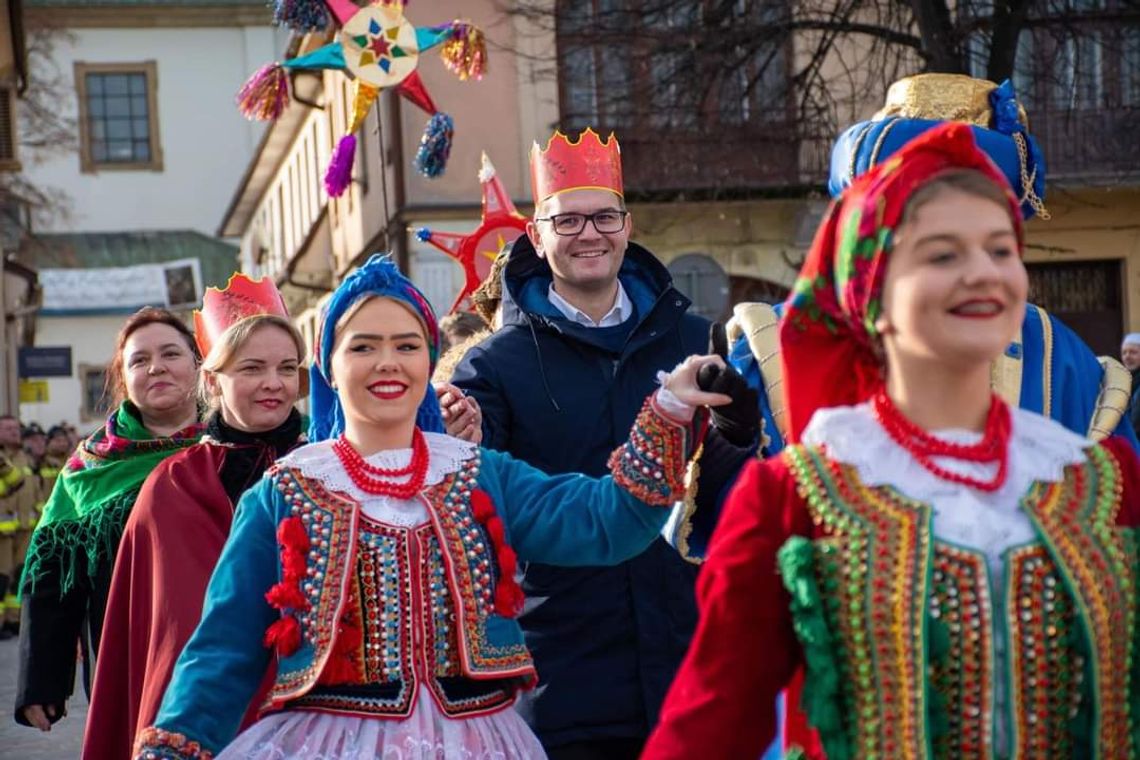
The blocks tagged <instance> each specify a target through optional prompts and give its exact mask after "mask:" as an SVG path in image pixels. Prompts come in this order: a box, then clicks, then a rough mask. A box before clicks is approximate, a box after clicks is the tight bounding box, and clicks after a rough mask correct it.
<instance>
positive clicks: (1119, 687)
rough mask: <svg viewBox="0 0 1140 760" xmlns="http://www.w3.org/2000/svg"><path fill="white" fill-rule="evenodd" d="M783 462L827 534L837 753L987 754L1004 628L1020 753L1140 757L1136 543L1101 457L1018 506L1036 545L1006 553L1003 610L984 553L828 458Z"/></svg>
mask: <svg viewBox="0 0 1140 760" xmlns="http://www.w3.org/2000/svg"><path fill="white" fill-rule="evenodd" d="M783 456H784V457H785V462H786V463H787V464H788V465H789V467H790V469H791V472H792V473H793V475H794V477H795V480H796V483H797V487H798V491H799V493H800V495H801V496H802V497H803V498H804V500H805V502H806V503H807V508H808V511H809V513H810V516H811V519H812V522H813V524H814V525H815V526H816V531H815V536H814V538H813V540H812V547H811V548H812V557H813V559H812V562H811V567H812V569H811V571H810V572H812V574H813V576H814V578H813V579H812V583H811V584H810V585H812V586H814V587H818V590H819V591H818V595H819V597H820V598H821V599H820V602H821V603H820V605H819V607H821V611H822V615H823V619H824V620H825V623H826V627H827V628H828V629H829V630H830V632H831V633H830V640H831V641H832V642H834V648H833V652H834V653H833V654H832V655H831V657H832V660H833V662H834V664H835V666H836V668H837V669H838V673H837V675H838V678H839V681H838V683H839V687H838V689H837V692H838V700H839V701H840V704H838V705H835V707H836V708H838V714H841V715H843V716H844V718H843V729H842V734H843V738H844V739H845V741H843V744H844V745H845V747H844V750H846V751H844V752H842V753H841V754H843V755H845V756H847V757H852V758H872V757H880V758H882V757H889V758H895V757H899V758H903V757H914V758H919V757H938V758H976V757H985V758H989V757H992V756H993V752H994V746H993V742H994V735H993V726H992V724H991V718H992V716H993V710H994V706H993V694H994V679H995V677H1002V676H1001V675H996V674H995V672H994V670H995V664H994V649H993V645H994V642H993V639H992V637H993V631H994V627H995V625H1004V626H1005V630H1006V633H1007V641H1008V642H1009V652H1008V654H1007V674H1006V677H1007V689H1006V694H1007V699H1006V704H1007V709H1008V711H1009V714H1010V716H1011V720H1010V723H1009V724H1010V726H1011V727H1012V735H1011V736H1010V749H1011V752H1010V754H1011V756H1012V757H1015V758H1018V759H1019V760H1022V759H1026V758H1057V757H1094V758H1105V759H1106V760H1107V759H1110V758H1112V759H1115V758H1127V757H1131V756H1132V753H1133V749H1134V748H1133V743H1132V730H1133V728H1132V727H1133V725H1134V716H1132V715H1131V712H1130V695H1131V694H1132V691H1133V688H1134V685H1133V684H1132V656H1133V652H1132V648H1133V638H1134V633H1135V629H1136V624H1135V607H1136V600H1135V585H1134V584H1135V580H1134V576H1133V572H1134V569H1135V556H1136V555H1135V552H1134V551H1133V541H1134V539H1133V535H1132V533H1133V531H1132V530H1131V529H1121V528H1117V527H1116V517H1117V513H1118V511H1119V509H1120V505H1121V498H1122V495H1121V486H1120V474H1119V468H1118V465H1117V464H1116V462H1115V460H1114V459H1113V458H1112V456H1111V454H1109V453H1108V452H1107V451H1105V450H1104V449H1102V448H1100V447H1094V448H1090V449H1089V458H1088V460H1087V462H1085V463H1083V464H1080V465H1073V466H1070V467H1068V468H1066V470H1065V476H1064V479H1063V481H1061V482H1058V483H1042V482H1038V483H1035V484H1034V485H1033V486H1032V487H1031V488H1030V489H1029V491H1028V493H1027V494H1026V495H1025V497H1024V498H1023V499H1022V501H1021V507H1022V509H1023V510H1024V511H1025V512H1026V514H1028V515H1029V516H1030V519H1031V520H1032V522H1033V525H1034V526H1035V528H1036V532H1037V534H1038V536H1039V538H1040V543H1034V544H1031V545H1028V546H1024V547H1019V548H1017V549H1015V550H1013V551H1011V552H1010V554H1009V555H1008V559H1007V563H1006V577H1005V579H1004V582H1003V586H1002V588H1001V593H1002V596H1003V597H1004V600H1005V604H1004V605H1002V604H999V603H997V602H996V601H995V600H994V599H991V598H990V584H989V581H988V578H987V572H986V564H985V560H984V558H983V557H982V556H981V555H980V554H978V553H976V552H972V551H968V550H963V549H960V548H958V547H955V546H952V545H949V544H945V543H942V542H939V541H935V540H934V537H933V533H932V530H931V509H930V507H929V505H927V504H924V503H921V502H917V501H914V500H910V499H907V498H905V497H903V496H902V495H900V494H899V493H898V492H897V491H895V490H894V489H892V488H889V487H877V488H869V487H867V486H865V485H863V484H862V483H861V482H860V480H859V477H858V474H857V473H856V471H855V469H854V468H853V467H850V466H847V465H842V464H839V463H837V462H834V461H831V460H828V459H827V458H826V457H825V456H823V455H822V454H821V453H820V452H819V451H818V450H815V449H810V448H805V447H802V446H796V447H791V448H789V449H787V450H785V452H784V453H783ZM789 543H791V542H789ZM794 582H795V579H792V578H788V577H787V573H786V572H785V583H786V584H789V587H791V584H793V583H794ZM810 607H811V605H810V604H809V605H804V604H802V603H801V604H797V606H796V613H795V614H800V615H803V614H807V613H810V609H807V608H810ZM805 610H806V612H805ZM991 615H992V616H997V617H999V618H1000V619H998V620H994V619H991ZM801 628H802V626H800V625H797V630H800V629H801ZM804 643H805V650H806V649H807V648H808V642H806V641H805V642H804ZM817 651H818V648H817ZM811 664H812V663H811V662H809V678H810V672H811ZM1086 703H1087V704H1086ZM1082 715H1083V716H1085V717H1086V718H1087V736H1085V737H1083V738H1078V737H1079V735H1081V734H1085V733H1086V732H1084V731H1076V730H1074V726H1075V725H1076V724H1077V723H1078V722H1079V721H1080V718H1081V717H1082ZM833 740H834V737H833ZM1077 742H1080V744H1081V745H1084V746H1080V745H1078V744H1077ZM825 749H826V737H825Z"/></svg>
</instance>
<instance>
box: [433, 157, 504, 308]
mask: <svg viewBox="0 0 1140 760" xmlns="http://www.w3.org/2000/svg"><path fill="white" fill-rule="evenodd" d="M479 183H480V185H481V186H482V191H483V221H482V222H481V223H480V224H479V226H478V227H476V228H475V230H474V231H473V232H469V233H467V234H466V235H458V234H455V233H453V232H432V231H431V230H430V229H428V228H427V227H421V228H420V229H418V230H416V237H417V238H418V239H419V240H422V241H424V242H426V243H430V244H431V245H433V246H435V247H436V248H438V249H439V250H441V251H443V252H444V253H446V254H447V255H448V256H450V257H451V258H453V259H455V260H456V261H458V262H459V264H460V266H462V267H463V277H464V283H463V289H462V290H461V291H459V295H458V296H456V298H455V301H454V302H453V303H452V304H451V308H450V309H448V313H451V312H454V311H457V310H463V311H470V310H471V294H472V293H474V292H475V290H476V289H477V288H478V287H479V285H480V283H482V282H483V280H484V279H486V277H487V275H488V273H490V271H491V264H492V262H494V261H495V257H496V256H498V255H499V251H501V250H503V248H504V247H506V246H507V245H510V244H511V243H513V242H515V240H516V239H517V238H518V237H519V236H520V235H522V234H523V233H524V232H526V221H527V220H526V217H525V216H523V215H522V214H520V213H519V212H518V210H517V209H516V208H515V204H514V201H512V200H511V196H510V195H508V194H507V190H506V188H504V187H503V182H502V180H500V179H499V175H498V174H497V173H496V172H495V167H494V165H493V164H492V163H491V159H489V158H487V154H486V153H484V154H483V166H482V168H481V169H480V170H479Z"/></svg>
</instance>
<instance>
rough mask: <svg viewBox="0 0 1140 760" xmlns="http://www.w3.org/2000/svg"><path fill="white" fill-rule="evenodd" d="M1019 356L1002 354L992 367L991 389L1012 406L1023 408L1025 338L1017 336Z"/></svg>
mask: <svg viewBox="0 0 1140 760" xmlns="http://www.w3.org/2000/svg"><path fill="white" fill-rule="evenodd" d="M1017 346H1018V355H1017V356H1010V355H1009V354H1008V353H1005V352H1002V354H1001V355H1000V356H998V357H997V358H996V359H994V361H993V364H991V365H990V387H991V388H993V389H994V392H995V393H997V395H999V396H1001V397H1002V398H1003V399H1004V400H1005V402H1006V403H1007V404H1009V405H1010V406H1021V379H1022V374H1023V373H1024V371H1025V336H1024V334H1023V331H1022V332H1019V333H1018V336H1017Z"/></svg>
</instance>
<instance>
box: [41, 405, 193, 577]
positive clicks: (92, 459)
mask: <svg viewBox="0 0 1140 760" xmlns="http://www.w3.org/2000/svg"><path fill="white" fill-rule="evenodd" d="M202 431H203V427H202V425H200V424H195V425H191V426H190V427H188V428H185V429H183V430H180V431H178V432H177V433H175V434H174V435H172V436H170V437H169V438H154V437H153V436H152V434H151V433H150V431H148V430H147V429H146V428H145V427H144V426H143V423H142V419H141V417H140V416H139V413H138V410H137V409H136V408H135V407H134V405H133V404H131V403H130V402H129V401H125V402H123V404H122V405H120V406H119V408H118V409H117V410H116V411H115V412H114V413H113V414H112V415H111V417H110V418H109V419H108V420H107V424H106V425H105V426H104V427H102V428H100V429H99V430H97V431H96V432H94V433H92V434H91V435H90V436H88V437H87V438H85V439H84V440H83V441H82V442H81V443H80V444H79V447H78V448H77V449H76V452H75V454H73V455H72V457H71V458H70V459H69V460H68V462H67V465H66V466H65V467H64V470H63V472H62V473H61V474H60V476H59V480H57V481H56V484H55V488H54V489H53V490H52V493H51V498H49V499H48V502H47V504H46V505H45V506H44V512H43V516H42V517H41V518H40V522H39V525H37V526H36V531H35V533H33V534H32V540H31V544H30V546H29V547H28V556H27V559H26V560H25V564H24V576H23V584H22V585H23V590H24V591H25V592H28V591H31V590H33V589H34V587H35V585H36V583H37V582H38V581H40V580H42V579H43V578H44V577H45V576H47V575H48V574H51V573H53V571H57V572H58V574H59V593H60V595H61V596H62V595H63V594H65V593H67V592H68V591H69V590H70V589H71V588H72V587H73V586H74V585H75V583H76V581H77V579H78V577H79V573H81V572H85V573H93V572H94V571H95V568H97V567H99V566H100V564H101V563H102V562H103V561H111V562H113V561H114V556H115V551H116V549H117V547H118V543H119V538H120V537H121V536H122V532H123V526H124V525H125V524H126V521H127V515H128V514H129V513H130V510H131V507H132V506H133V505H134V503H135V498H136V497H137V496H138V493H139V489H140V488H141V487H142V484H143V481H144V480H146V477H147V475H149V474H150V473H151V472H152V471H153V470H154V468H155V467H156V466H158V463H159V462H161V461H162V460H163V459H165V458H166V457H168V456H170V455H171V454H174V453H176V452H178V451H181V450H182V449H184V448H186V447H187V446H190V445H192V444H194V443H196V442H197V441H198V439H199V438H200V437H201V435H202ZM81 561H82V562H84V564H82V565H81V564H80V562H81Z"/></svg>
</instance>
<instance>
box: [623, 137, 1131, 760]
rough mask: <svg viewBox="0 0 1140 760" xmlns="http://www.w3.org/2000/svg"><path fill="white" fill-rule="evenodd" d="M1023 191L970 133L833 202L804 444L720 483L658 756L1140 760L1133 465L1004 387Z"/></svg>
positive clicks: (791, 348) (809, 317)
mask: <svg viewBox="0 0 1140 760" xmlns="http://www.w3.org/2000/svg"><path fill="white" fill-rule="evenodd" d="M1020 220H1021V217H1020V213H1019V211H1018V202H1017V199H1016V198H1015V197H1014V196H1013V195H1012V193H1010V191H1009V188H1008V185H1007V184H1006V181H1005V180H1004V178H1003V176H1002V174H1001V173H1000V172H999V171H998V170H997V168H996V167H995V166H994V165H993V164H992V163H991V162H990V161H989V159H987V158H986V156H985V155H984V154H983V153H981V152H980V151H979V150H978V148H977V147H976V145H975V144H974V140H973V137H972V135H971V133H970V130H969V127H968V126H966V125H963V124H946V125H943V126H941V127H938V128H936V129H933V130H931V131H929V132H927V133H925V134H924V135H922V136H920V137H919V138H917V139H916V140H914V141H913V142H911V143H910V144H908V145H907V146H906V147H905V148H904V149H903V150H902V151H900V152H899V153H897V154H896V155H894V156H892V157H891V158H890V159H889V160H887V161H885V162H884V163H883V164H881V165H880V166H878V167H876V168H875V169H874V170H872V171H871V172H869V173H868V174H866V175H864V176H863V177H861V178H860V179H858V180H856V181H855V182H854V183H853V184H852V186H851V187H850V188H849V189H848V190H847V191H846V192H845V193H844V194H843V195H842V196H841V197H840V198H839V199H837V201H836V202H835V203H834V204H833V206H832V208H831V210H830V212H829V214H828V217H827V218H826V220H825V221H824V223H823V225H822V226H821V228H820V231H819V233H818V234H817V236H816V239H815V241H814V243H813V246H812V249H811V251H810V253H809V255H808V258H807V260H806V262H805V264H804V269H803V272H802V273H801V276H800V279H799V280H798V282H797V284H796V287H795V289H794V291H793V294H792V296H791V298H790V299H789V301H788V304H787V313H786V316H785V319H784V321H783V323H782V324H781V348H782V355H783V362H784V378H785V386H784V387H785V393H786V399H787V408H788V412H789V419H790V427H791V442H792V444H793V445H791V446H789V447H788V448H787V449H785V450H784V452H783V453H782V454H781V455H780V456H779V457H777V458H773V459H770V460H767V461H764V462H759V461H757V462H754V463H752V464H751V465H749V467H748V468H747V469H746V470H745V471H744V473H743V474H742V475H741V477H740V479H739V482H738V484H737V485H736V487H735V489H734V490H733V492H732V494H731V495H730V497H729V500H728V504H727V505H726V508H725V512H724V515H723V516H722V518H721V522H720V525H719V527H718V529H717V532H716V534H715V535H714V538H713V540H712V543H711V546H710V552H709V555H708V559H707V562H706V564H705V566H704V568H703V570H702V574H701V577H700V580H699V585H698V600H699V603H700V608H701V622H700V625H699V627H698V629H697V633H696V636H695V638H694V640H693V643H692V646H691V648H690V650H689V654H688V656H687V658H686V661H685V663H684V665H683V666H682V668H681V670H680V672H679V673H678V675H677V678H676V680H675V681H674V683H673V686H672V688H671V690H670V693H669V697H668V698H667V700H666V703H665V705H664V708H663V709H662V713H661V721H660V724H659V725H658V727H657V729H656V731H655V732H654V734H653V736H652V737H651V739H650V742H649V744H648V745H647V749H646V752H645V755H644V757H645V758H649V759H650V760H660V759H661V758H682V757H686V758H687V757H715V758H746V759H748V760H752V759H753V758H756V757H758V756H759V754H760V753H761V752H762V750H763V749H764V747H765V746H767V744H768V743H769V742H770V741H771V740H772V738H773V736H774V734H775V728H776V727H775V725H774V723H775V721H774V717H773V715H772V714H771V711H770V710H769V709H767V708H766V706H768V705H771V704H772V703H773V701H774V700H775V697H776V694H777V692H779V691H780V689H782V688H784V687H785V686H786V685H787V684H788V683H789V681H791V680H792V678H793V677H794V676H796V675H797V674H799V675H800V676H802V678H803V691H802V699H801V702H800V707H801V708H802V709H803V712H804V713H805V714H806V716H807V722H808V724H809V726H810V728H807V729H805V728H804V727H797V726H789V742H790V743H791V744H794V745H798V747H799V748H800V749H802V750H803V751H804V752H805V753H806V754H807V756H809V757H814V758H823V757H826V758H828V759H829V760H844V759H847V758H871V757H879V758H923V757H939V758H975V757H994V756H998V757H1000V756H1008V757H1020V758H1052V757H1105V758H1108V757H1112V758H1127V757H1136V756H1137V755H1138V754H1140V746H1136V744H1135V743H1134V742H1135V740H1134V738H1133V737H1134V736H1135V735H1136V733H1137V723H1138V720H1140V716H1137V715H1135V714H1134V713H1133V712H1132V705H1133V704H1134V702H1135V700H1136V697H1137V695H1138V691H1140V689H1138V681H1140V674H1134V671H1133V663H1134V662H1140V652H1136V651H1135V648H1136V643H1135V642H1136V633H1137V621H1136V598H1137V596H1136V590H1135V587H1134V583H1135V580H1134V574H1133V570H1134V568H1135V567H1136V566H1137V553H1136V546H1137V544H1136V538H1137V537H1136V535H1135V534H1136V526H1137V524H1138V523H1140V503H1138V502H1140V496H1138V491H1137V489H1138V488H1140V465H1138V463H1137V460H1136V456H1135V454H1134V453H1133V452H1132V450H1131V449H1130V448H1129V447H1128V446H1127V445H1126V444H1123V443H1122V442H1121V441H1120V440H1118V439H1109V440H1107V441H1105V442H1104V443H1103V444H1100V445H1098V444H1094V443H1093V442H1092V441H1090V440H1087V439H1085V438H1084V437H1082V436H1079V435H1076V434H1074V433H1071V432H1069V431H1067V430H1065V429H1064V428H1062V427H1061V426H1060V425H1058V424H1056V423H1054V422H1052V421H1050V420H1048V419H1045V418H1043V417H1041V416H1039V415H1036V414H1033V413H1031V412H1026V411H1023V410H1019V409H1010V408H1009V407H1008V406H1007V405H1006V404H1005V403H1004V402H1003V401H1001V399H1000V398H998V397H997V396H995V395H993V394H992V393H991V391H990V388H989V381H990V378H989V366H990V362H991V360H993V359H994V358H995V357H996V356H997V355H998V354H1000V353H1001V352H1002V351H1004V350H1005V348H1006V346H1007V345H1008V344H1009V342H1010V339H1011V338H1012V336H1013V335H1014V334H1015V333H1016V331H1017V329H1018V325H1019V324H1020V322H1021V319H1022V316H1023V313H1024V310H1025V301H1026V294H1027V290H1028V282H1027V275H1026V272H1025V268H1024V266H1023V264H1022V262H1021V258H1020V254H1021V252H1022V249H1023V244H1024V241H1023V232H1022V229H1021V221H1020Z"/></svg>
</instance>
